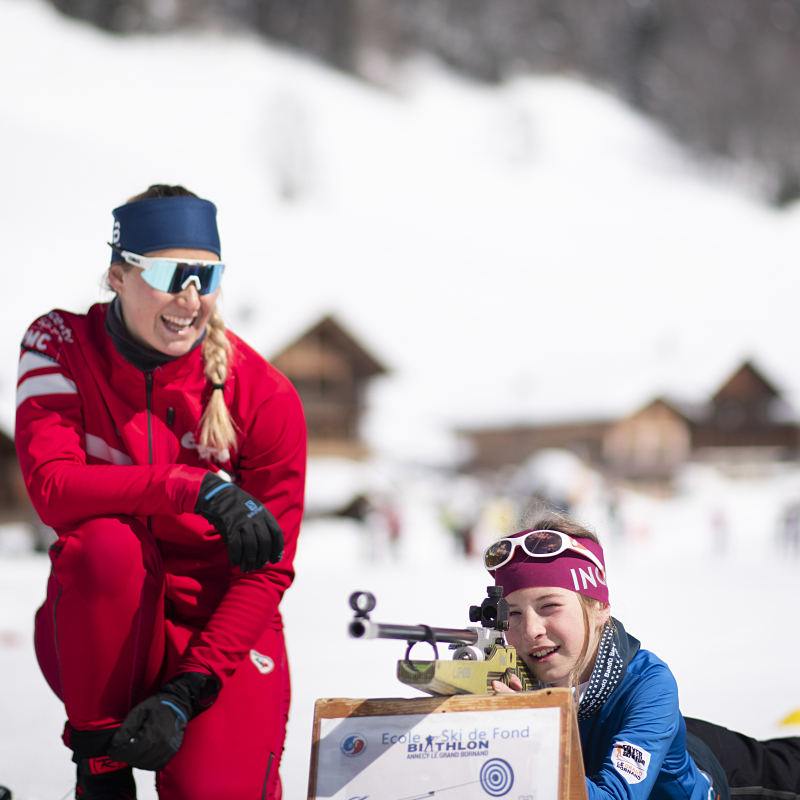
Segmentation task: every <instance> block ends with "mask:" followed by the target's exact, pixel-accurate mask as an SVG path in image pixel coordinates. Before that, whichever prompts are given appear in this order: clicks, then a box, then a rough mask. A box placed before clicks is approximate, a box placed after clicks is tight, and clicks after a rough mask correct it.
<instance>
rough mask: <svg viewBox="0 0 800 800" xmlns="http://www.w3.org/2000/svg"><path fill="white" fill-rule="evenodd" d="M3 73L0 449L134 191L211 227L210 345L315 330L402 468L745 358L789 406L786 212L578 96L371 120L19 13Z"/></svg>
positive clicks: (424, 106) (447, 103)
mask: <svg viewBox="0 0 800 800" xmlns="http://www.w3.org/2000/svg"><path fill="white" fill-rule="evenodd" d="M0 74H2V75H3V76H4V80H3V81H2V84H0V137H1V138H0V141H2V145H3V147H2V152H3V156H2V161H1V162H0V177H2V185H3V187H4V189H5V191H4V192H3V193H2V199H0V203H2V208H0V213H2V219H3V244H4V254H5V256H6V258H7V259H8V261H7V265H8V266H7V267H6V268H5V269H4V275H5V276H6V278H7V280H9V284H8V288H9V289H10V290H11V292H13V298H14V301H13V303H11V304H9V307H8V310H7V313H6V314H5V315H4V317H3V319H2V321H0V341H2V342H5V345H4V346H3V348H2V350H0V408H1V409H2V412H0V422H2V421H6V423H7V424H10V419H9V416H10V412H9V408H10V405H9V404H10V402H11V397H12V395H13V376H14V361H15V343H16V342H17V341H18V340H19V338H20V336H21V333H22V332H23V331H24V329H25V327H26V326H27V324H28V323H29V321H30V320H31V319H33V318H34V317H36V316H37V315H38V314H40V313H42V312H44V311H46V310H48V309H49V308H51V307H53V306H63V307H66V308H71V309H73V310H81V309H84V308H86V307H87V306H88V305H89V304H90V303H91V302H93V301H96V300H97V299H98V298H100V297H101V295H102V293H101V291H100V289H99V282H100V277H101V273H102V271H103V268H104V266H105V264H106V261H107V248H106V246H105V244H104V242H105V241H106V240H107V237H108V235H109V231H110V220H111V216H110V209H111V208H112V207H113V206H114V205H116V204H118V203H121V202H122V201H124V200H125V199H126V198H127V197H129V196H130V195H131V194H133V193H135V192H137V191H140V190H141V189H142V188H143V187H144V186H146V185H147V184H148V183H150V182H155V181H168V182H182V183H185V184H186V185H187V186H189V187H190V188H193V189H194V190H195V191H197V192H198V193H200V194H201V195H203V196H207V197H210V198H212V199H213V200H214V201H215V202H216V203H217V205H218V206H219V208H220V225H221V229H222V236H223V244H224V250H225V256H226V259H227V260H228V261H229V263H230V265H231V268H230V270H229V272H228V273H227V274H226V281H225V307H226V313H227V318H228V320H229V322H230V324H231V325H232V327H234V328H235V329H237V330H238V331H239V332H240V333H242V334H243V335H244V336H245V337H246V338H248V339H249V340H250V341H252V342H253V344H255V345H256V346H258V347H260V348H262V349H263V350H264V351H265V352H267V353H269V352H272V351H274V349H275V348H276V347H278V346H279V345H281V344H283V343H285V342H286V341H288V339H290V338H291V337H292V336H294V335H296V334H297V333H299V332H300V331H301V330H302V328H303V327H304V326H305V325H307V324H310V323H311V322H313V321H315V319H316V317H317V315H319V314H320V313H322V312H327V311H334V312H336V313H338V314H340V316H341V317H342V319H343V320H344V322H345V324H346V325H348V326H350V327H351V328H352V330H353V331H354V332H355V333H356V335H357V336H359V337H361V338H362V339H363V341H364V342H365V343H366V344H367V346H368V347H370V348H371V349H373V350H374V351H375V352H376V354H377V355H378V356H379V357H380V358H381V359H382V360H384V361H385V362H387V363H388V364H389V366H390V367H392V368H393V370H394V373H393V376H392V377H391V378H388V379H383V381H382V383H381V384H380V385H378V386H376V388H375V391H374V392H373V396H372V400H373V411H372V414H371V416H370V419H369V421H368V426H367V432H368V435H369V437H370V440H371V441H372V443H373V444H375V445H376V446H377V447H379V448H380V449H383V450H386V451H389V452H393V453H395V454H402V455H405V456H415V457H439V458H440V457H446V456H447V455H448V453H449V450H448V440H447V431H448V430H449V429H450V427H451V426H452V425H453V424H455V423H459V424H463V423H470V422H475V421H481V422H487V421H504V420H512V419H534V418H535V419H547V418H557V417H559V418H560V417H565V416H574V415H584V414H588V415H594V414H603V413H619V412H623V411H629V410H631V409H632V408H633V407H635V406H636V405H637V404H639V403H641V402H643V401H644V400H646V399H649V398H650V397H651V396H652V395H653V394H654V393H658V392H663V391H665V390H671V391H672V392H673V393H676V394H678V395H684V396H686V395H688V396H689V397H696V396H701V395H702V394H703V393H705V392H708V391H710V390H713V389H714V388H716V385H717V383H718V381H719V380H721V379H722V378H723V377H725V375H726V374H727V373H728V372H729V371H730V370H731V369H732V368H733V367H734V366H735V365H736V363H737V361H738V360H739V359H740V358H742V357H744V356H749V355H754V356H756V357H757V358H758V359H759V360H760V362H761V363H762V364H763V365H764V366H765V367H766V369H767V371H768V373H769V374H770V375H771V376H772V377H774V379H775V380H776V381H777V382H778V383H779V384H783V385H785V386H786V387H787V388H788V389H789V390H790V391H791V393H792V397H793V398H796V397H797V396H798V391H800V366H799V365H798V361H797V359H796V358H795V357H794V343H795V341H797V340H798V334H800V317H799V316H798V315H797V314H796V313H795V305H796V301H795V298H796V297H797V296H798V289H800V273H799V272H798V270H796V269H795V268H794V263H793V262H794V257H793V255H792V254H793V253H794V252H795V250H796V233H797V230H798V212H797V211H796V210H792V211H789V212H784V213H779V212H775V211H772V210H769V209H766V208H762V207H760V206H758V205H756V204H755V202H753V201H751V200H749V199H748V198H747V197H745V196H744V195H743V194H736V193H735V192H734V191H732V190H731V189H730V188H728V187H726V186H723V185H721V184H719V183H713V182H710V181H709V180H708V179H706V178H703V177H702V176H699V175H698V174H696V173H695V172H694V171H693V169H692V167H691V165H690V164H689V163H688V162H687V161H686V160H685V159H684V158H683V157H682V156H681V154H680V153H679V152H677V151H676V150H675V148H674V147H673V146H672V145H671V144H670V143H669V142H668V141H666V139H665V137H664V136H662V135H661V134H660V133H659V132H658V131H657V130H656V129H655V128H654V127H653V126H652V125H651V124H650V123H649V122H647V121H644V120H643V119H641V118H640V117H638V116H637V115H636V114H634V113H633V112H632V111H630V110H628V109H627V108H625V107H623V106H621V105H620V104H619V103H618V102H617V101H615V100H614V99H612V98H609V97H607V96H605V95H603V94H602V93H600V92H598V91H596V90H593V89H590V88H587V87H586V86H584V85H581V84H580V83H578V82H575V81H571V80H567V79H560V78H535V79H534V78H532V79H520V80H518V81H515V82H513V83H511V84H509V85H507V86H504V87H501V88H499V89H490V88H485V87H479V86H475V85H472V84H468V83H465V82H462V81H459V80H457V79H455V78H452V77H448V76H446V75H442V74H440V73H439V72H438V71H437V70H436V69H435V68H434V67H431V66H430V65H417V66H416V67H414V68H410V69H409V70H408V71H407V73H406V75H405V77H404V79H403V81H402V82H399V83H398V89H397V91H396V92H395V93H393V94H392V93H389V92H383V91H379V90H377V89H374V88H370V87H368V86H365V85H364V84H361V83H359V82H356V81H353V80H351V79H348V78H346V77H343V76H340V75H336V74H334V73H331V72H330V71H329V70H326V69H324V68H322V67H321V66H319V65H316V64H314V63H311V62H309V61H307V60H304V59H302V58H299V57H297V56H294V55H291V54H287V53H285V52H282V51H280V50H279V49H276V48H270V47H268V46H267V45H265V44H263V43H260V42H257V41H255V40H250V39H247V38H242V37H237V38H225V37H221V36H211V35H206V36H201V37H198V36H193V37H189V36H174V37H168V38H159V39H148V38H144V37H134V38H124V39H123V38H119V37H112V36H108V35H106V34H103V33H101V32H98V31H95V30H92V29H90V28H88V27H87V26H85V25H83V24H80V23H76V22H73V21H68V20H66V19H63V18H61V17H59V16H58V15H57V14H56V12H54V11H53V10H52V9H50V8H49V7H46V6H45V5H43V4H42V3H40V2H39V0H0ZM281 176H283V177H281ZM287 182H288V183H289V184H290V185H291V186H293V187H295V190H296V192H297V199H295V200H294V201H291V202H286V201H283V200H281V192H280V187H281V186H283V185H285V184H286V183H287ZM12 265H13V266H12Z"/></svg>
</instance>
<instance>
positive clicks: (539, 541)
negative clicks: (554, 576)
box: [483, 530, 605, 575]
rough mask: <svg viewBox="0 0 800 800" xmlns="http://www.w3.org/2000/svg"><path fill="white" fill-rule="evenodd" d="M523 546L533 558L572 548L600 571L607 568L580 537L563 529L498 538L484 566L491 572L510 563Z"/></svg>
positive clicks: (548, 556)
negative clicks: (582, 542) (575, 537)
mask: <svg viewBox="0 0 800 800" xmlns="http://www.w3.org/2000/svg"><path fill="white" fill-rule="evenodd" d="M517 547H521V548H522V549H523V550H524V551H525V553H527V554H528V555H529V556H531V557H532V558H552V557H553V556H557V555H559V554H561V553H563V552H564V551H565V550H572V551H573V552H575V553H577V554H578V555H581V556H583V557H584V558H588V559H589V560H590V561H593V562H594V564H595V565H596V566H597V568H598V569H599V570H600V572H601V573H602V574H603V575H605V569H603V565H602V564H601V563H600V559H599V558H598V557H597V556H596V555H595V554H594V553H593V552H592V551H591V550H589V548H588V547H584V546H583V545H582V544H581V543H580V541H579V540H578V539H573V537H572V536H568V535H567V534H566V533H562V532H561V531H548V530H540V531H525V532H524V533H521V534H519V536H514V537H506V538H504V539H498V540H497V541H496V542H494V543H493V544H490V545H489V546H488V547H487V548H486V550H485V551H484V553H483V566H484V567H486V569H487V570H488V571H489V572H493V571H494V570H496V569H498V568H499V567H502V566H504V565H506V564H508V562H509V561H511V559H512V558H513V557H514V551H515V550H516V549H517Z"/></svg>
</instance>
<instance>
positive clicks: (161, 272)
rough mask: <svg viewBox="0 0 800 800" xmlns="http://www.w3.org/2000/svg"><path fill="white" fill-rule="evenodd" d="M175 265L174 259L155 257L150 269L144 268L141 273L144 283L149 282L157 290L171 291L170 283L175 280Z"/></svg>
mask: <svg viewBox="0 0 800 800" xmlns="http://www.w3.org/2000/svg"><path fill="white" fill-rule="evenodd" d="M177 266H178V265H177V264H176V263H175V262H174V261H167V260H166V259H161V258H157V259H155V260H154V261H153V265H152V266H151V267H150V269H146V270H145V271H144V272H143V273H142V278H144V281H145V283H148V284H150V286H152V287H153V288H154V289H158V291H159V292H171V291H172V288H171V287H172V284H174V282H175V281H174V278H175V272H176V267H177ZM178 291H180V289H178Z"/></svg>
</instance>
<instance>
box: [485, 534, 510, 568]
mask: <svg viewBox="0 0 800 800" xmlns="http://www.w3.org/2000/svg"><path fill="white" fill-rule="evenodd" d="M510 554H511V542H509V541H508V540H507V539H502V540H501V541H499V542H495V543H494V544H493V545H490V546H489V547H487V548H486V552H485V553H484V554H483V563H484V564H485V566H486V568H487V569H496V568H497V567H499V566H500V565H501V564H503V563H504V562H505V561H506V560H508V557H509V555H510Z"/></svg>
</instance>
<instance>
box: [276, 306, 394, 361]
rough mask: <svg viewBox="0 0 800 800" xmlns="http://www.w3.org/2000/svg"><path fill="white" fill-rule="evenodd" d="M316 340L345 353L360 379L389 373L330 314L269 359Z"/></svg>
mask: <svg viewBox="0 0 800 800" xmlns="http://www.w3.org/2000/svg"><path fill="white" fill-rule="evenodd" d="M317 338H321V339H323V340H327V341H328V342H329V343H330V344H331V345H332V346H333V347H335V348H336V349H337V350H340V351H342V352H345V353H346V354H347V355H348V359H349V360H350V361H351V363H352V364H353V367H354V370H355V372H356V373H357V374H358V375H359V376H361V377H372V376H373V375H385V374H386V373H388V371H389V370H388V369H387V368H386V367H385V366H384V365H383V364H381V362H380V361H378V359H377V358H375V356H373V355H372V354H371V353H369V352H368V351H367V350H366V349H365V348H364V347H363V346H362V345H361V344H360V343H359V342H357V341H356V340H355V339H354V338H353V336H352V335H351V334H350V333H349V332H348V331H346V330H345V328H344V327H343V326H342V324H341V323H340V322H339V321H338V320H337V319H336V318H335V317H334V316H333V315H332V314H328V315H326V316H324V317H323V318H322V319H321V320H320V321H319V322H317V323H316V324H315V325H313V326H312V327H311V328H309V329H308V330H307V331H306V332H305V333H303V334H301V335H300V336H298V337H297V338H296V339H295V340H294V341H292V342H290V343H289V344H288V345H286V346H285V347H284V348H283V349H282V350H280V351H279V352H278V353H275V354H274V355H273V356H272V357H271V358H270V361H272V360H276V359H278V358H279V357H280V356H281V355H283V354H284V353H286V352H288V351H289V350H291V349H292V348H293V347H295V346H296V345H298V344H300V343H301V342H303V341H305V340H306V339H317Z"/></svg>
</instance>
